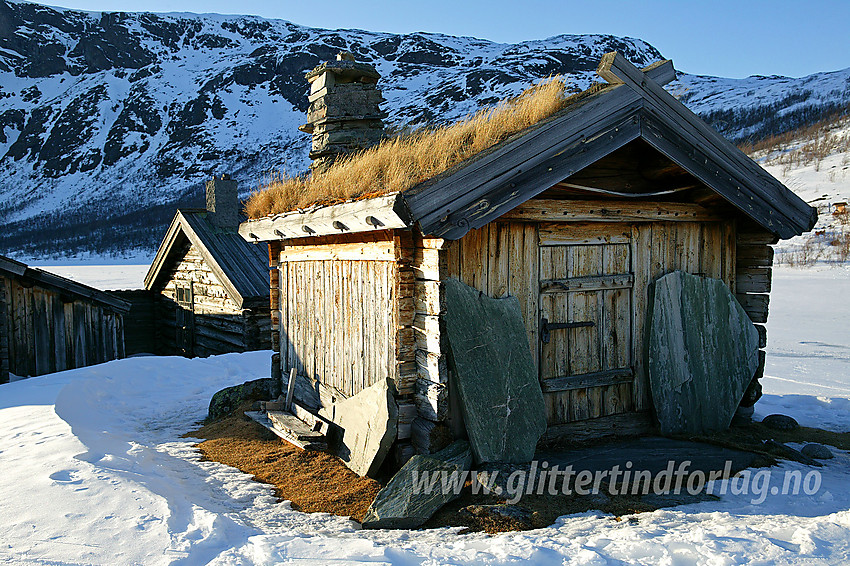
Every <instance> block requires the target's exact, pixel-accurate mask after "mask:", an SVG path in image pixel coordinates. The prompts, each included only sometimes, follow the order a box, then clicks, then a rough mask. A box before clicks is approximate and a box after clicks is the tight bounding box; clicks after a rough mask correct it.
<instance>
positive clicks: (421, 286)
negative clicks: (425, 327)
mask: <svg viewBox="0 0 850 566" xmlns="http://www.w3.org/2000/svg"><path fill="white" fill-rule="evenodd" d="M413 303H414V307H415V308H416V312H417V313H421V314H429V315H439V314H441V313H444V312H446V293H445V288H444V287H443V284H442V283H440V282H439V281H421V280H417V281H416V283H415V284H414V293H413Z"/></svg>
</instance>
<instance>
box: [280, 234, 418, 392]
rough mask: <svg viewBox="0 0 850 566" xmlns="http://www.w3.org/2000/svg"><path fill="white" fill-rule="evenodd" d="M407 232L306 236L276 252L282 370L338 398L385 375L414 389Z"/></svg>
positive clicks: (404, 389) (400, 387)
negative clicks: (295, 372)
mask: <svg viewBox="0 0 850 566" xmlns="http://www.w3.org/2000/svg"><path fill="white" fill-rule="evenodd" d="M412 253H413V250H412V239H411V235H410V233H409V232H406V231H398V232H394V233H393V232H380V233H369V234H362V235H361V234H358V235H354V236H353V237H343V236H339V237H332V236H328V237H324V238H322V239H321V240H320V239H311V241H310V243H309V244H305V245H299V244H297V243H295V244H289V245H284V246H282V247H281V248H280V250H279V252H278V261H279V266H278V274H277V276H276V277H275V276H273V277H272V281H274V280H275V279H277V281H278V288H279V293H278V301H279V304H278V308H277V310H278V318H279V321H280V322H279V327H280V354H281V365H282V366H283V368H284V371H288V369H289V368H292V367H294V368H296V369H297V370H298V373H299V375H303V376H306V377H307V378H309V379H310V380H311V381H313V382H318V383H320V384H322V385H323V386H325V387H328V388H330V389H332V390H334V391H336V392H338V393H339V394H340V395H341V396H342V397H348V396H351V395H356V394H357V393H359V392H360V391H361V390H363V389H364V388H366V387H369V386H370V385H372V384H374V383H376V382H378V381H379V380H381V379H385V378H389V379H390V380H392V381H393V382H394V383H395V386H396V389H397V391H398V394H399V395H400V396H405V395H409V394H410V393H412V391H413V385H414V380H415V376H416V369H415V363H416V362H415V346H414V335H413V322H414V321H413V271H412V269H411V267H410V262H411V258H412Z"/></svg>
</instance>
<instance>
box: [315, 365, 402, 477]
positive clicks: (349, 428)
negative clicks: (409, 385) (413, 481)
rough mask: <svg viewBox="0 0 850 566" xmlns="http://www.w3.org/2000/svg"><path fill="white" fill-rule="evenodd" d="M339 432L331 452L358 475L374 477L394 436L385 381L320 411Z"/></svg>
mask: <svg viewBox="0 0 850 566" xmlns="http://www.w3.org/2000/svg"><path fill="white" fill-rule="evenodd" d="M319 414H320V415H322V416H323V417H325V418H327V419H329V420H330V421H331V422H333V423H334V424H336V425H338V426H339V427H340V428H341V429H342V436H341V438H339V439H336V441H335V442H333V443H332V445H331V449H332V451H333V452H334V453H335V454H336V455H337V456H339V458H340V459H341V460H342V461H343V462H345V465H346V466H348V467H349V468H351V469H352V470H353V471H355V472H356V473H357V474H359V475H361V476H370V477H374V476H375V475H376V474H377V473H378V469H379V468H380V467H381V464H382V463H383V462H384V459H385V458H386V457H387V454H389V452H390V448H391V447H392V444H393V442H395V439H396V436H398V405H397V404H396V401H395V396H394V395H393V388H392V386H391V385H390V383H389V381H387V380H386V379H384V380H381V381H379V382H378V383H376V384H374V385H372V386H370V387H367V388H366V389H364V390H363V391H361V392H360V393H358V394H357V395H354V396H353V397H349V398H348V399H346V400H345V401H342V402H340V403H336V404H334V405H332V406H330V407H326V408H323V409H321V410H320V412H319Z"/></svg>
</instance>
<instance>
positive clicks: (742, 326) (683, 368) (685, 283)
mask: <svg viewBox="0 0 850 566" xmlns="http://www.w3.org/2000/svg"><path fill="white" fill-rule="evenodd" d="M654 297H655V298H654V300H653V305H652V319H651V322H650V328H649V379H650V385H651V389H652V399H653V402H654V404H655V412H656V414H657V416H658V420H659V422H660V424H661V432H662V433H663V434H679V433H689V434H702V433H707V432H713V431H718V430H725V429H727V428H729V424H730V423H731V421H732V417H733V415H734V414H735V410H736V409H737V407H738V404H739V403H740V402H741V399H742V398H743V396H744V391H745V390H746V389H747V386H748V385H749V383H750V380H751V379H752V377H753V375H754V374H755V372H756V369H757V368H758V332H757V331H756V328H755V326H753V323H752V322H750V319H749V318H748V317H747V313H746V312H744V309H743V308H742V307H741V305H740V304H739V303H738V301H737V300H736V299H735V297H734V296H733V295H732V293H731V292H730V291H729V288H728V287H727V286H726V285H725V284H724V283H723V281H720V280H719V279H711V278H707V277H698V276H695V275H690V274H688V273H684V272H681V271H675V272H673V273H669V274H667V275H665V276H664V277H661V278H660V279H658V280H657V281H656V282H655V295H654Z"/></svg>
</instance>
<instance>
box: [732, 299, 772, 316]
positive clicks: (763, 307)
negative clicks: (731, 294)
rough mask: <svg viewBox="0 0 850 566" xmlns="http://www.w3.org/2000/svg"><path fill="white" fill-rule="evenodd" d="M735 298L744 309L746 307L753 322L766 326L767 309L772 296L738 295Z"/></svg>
mask: <svg viewBox="0 0 850 566" xmlns="http://www.w3.org/2000/svg"><path fill="white" fill-rule="evenodd" d="M735 298H736V299H738V302H739V303H741V306H742V307H744V310H745V311H746V313H747V316H749V317H750V320H751V321H753V322H755V323H758V324H764V323H766V322H767V311H768V309H767V307H768V304H769V303H770V295H755V294H743V293H738V294H736V295H735Z"/></svg>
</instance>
